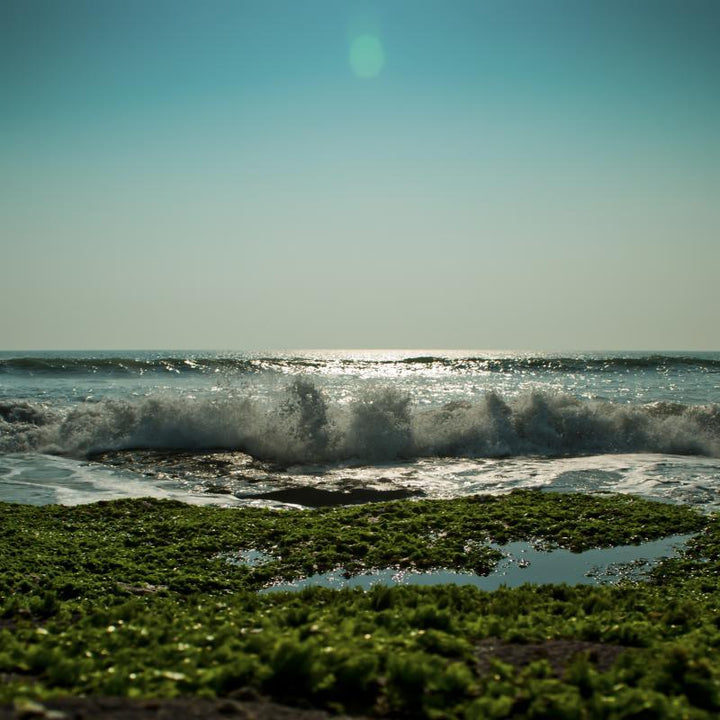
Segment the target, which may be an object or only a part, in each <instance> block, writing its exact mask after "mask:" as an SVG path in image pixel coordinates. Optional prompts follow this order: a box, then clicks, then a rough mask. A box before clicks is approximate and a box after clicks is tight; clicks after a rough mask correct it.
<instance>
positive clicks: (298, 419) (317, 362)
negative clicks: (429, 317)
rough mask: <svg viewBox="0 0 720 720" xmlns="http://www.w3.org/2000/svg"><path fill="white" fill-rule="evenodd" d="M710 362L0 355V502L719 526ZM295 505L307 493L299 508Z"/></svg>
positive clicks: (631, 357) (579, 357) (447, 355)
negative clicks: (504, 508) (521, 502)
mask: <svg viewBox="0 0 720 720" xmlns="http://www.w3.org/2000/svg"><path fill="white" fill-rule="evenodd" d="M719 408H720V353H654V354H642V353H565V354H554V355H546V354H536V353H503V352H482V351H452V352H447V351H406V352H401V351H392V352H383V351H373V352H369V351H357V352H354V351H328V352H323V351H314V352H285V353H260V354H257V353H255V354H247V353H245V354H243V353H199V352H193V353H184V352H137V353H58V352H53V353H7V352H5V353H0V499H2V500H9V501H15V502H26V503H37V504H42V503H50V502H59V503H64V504H74V503H82V502H91V501H94V500H99V499H109V498H114V497H135V496H143V495H153V496H157V497H173V498H180V499H184V500H186V501H188V502H197V503H217V504H222V505H231V504H234V505H241V504H264V505H271V506H283V505H288V504H289V505H329V504H337V503H343V502H360V501H366V500H367V499H373V498H377V499H382V498H383V497H396V496H403V495H416V496H428V497H455V496H458V495H464V494H469V493H476V492H490V493H500V492H505V491H508V490H510V489H512V488H516V487H542V488H547V489H548V490H557V491H570V490H580V491H583V492H615V491H618V492H630V493H637V494H640V495H644V496H646V497H653V498H659V499H663V500H668V501H674V502H687V503H692V504H694V505H696V506H698V507H701V508H703V509H712V508H717V507H718V506H720V482H718V480H719V478H720V411H719ZM308 489H311V491H310V490H308Z"/></svg>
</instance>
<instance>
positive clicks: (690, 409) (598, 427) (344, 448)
mask: <svg viewBox="0 0 720 720" xmlns="http://www.w3.org/2000/svg"><path fill="white" fill-rule="evenodd" d="M130 448H133V449H139V448H144V449H167V450H184V451H204V450H216V449H225V450H238V451H242V452H246V453H248V454H250V455H252V456H254V457H256V458H258V459H262V460H265V461H270V462H274V463H278V464H282V465H291V464H298V463H312V462H342V461H346V460H360V461H368V462H382V461H391V460H398V459H413V458H419V457H430V456H443V457H476V458H478V457H508V456H516V455H536V456H547V457H556V456H562V455H584V454H602V453H627V452H659V453H670V454H693V455H709V456H715V457H720V406H718V405H701V406H697V405H681V404H677V403H652V404H647V405H630V404H619V403H611V402H604V401H584V400H579V399H577V398H575V397H572V396H569V395H564V394H560V393H554V392H547V391H533V392H528V393H526V394H524V395H520V396H518V397H513V398H509V399H507V398H503V397H502V396H500V395H499V394H497V393H495V392H489V393H487V394H485V395H483V396H479V397H478V398H477V399H473V400H472V401H471V400H468V401H456V402H452V403H448V404H446V405H443V406H442V407H437V408H430V409H423V408H419V407H417V406H415V405H414V404H413V403H412V400H411V398H410V397H409V396H407V395H405V394H403V393H401V392H399V391H398V390H396V389H394V388H392V387H386V388H377V387H375V388H371V389H368V390H367V391H366V392H364V393H362V394H360V395H358V396H357V397H355V398H353V399H351V400H349V401H343V402H331V401H330V400H329V399H328V398H327V396H326V395H325V394H324V393H323V391H322V390H320V389H318V388H317V387H316V386H315V385H314V384H313V383H311V382H309V381H308V380H305V379H302V378H301V379H298V380H296V381H295V382H293V383H291V384H290V385H288V386H287V387H286V389H285V391H284V392H283V393H282V394H281V396H280V397H279V399H277V400H276V401H275V402H270V401H261V400H256V399H252V398H249V397H248V398H229V397H228V398H223V399H216V398H213V399H198V398H188V397H176V396H169V395H157V396H153V397H148V398H145V399H142V400H138V401H135V402H130V401H125V400H102V401H100V402H86V403H83V404H82V405H79V406H76V407H74V408H73V409H72V410H70V411H69V412H66V413H62V412H60V411H59V410H57V409H54V408H51V407H48V406H45V405H40V404H33V403H27V402H16V403H7V402H5V403H3V405H2V406H1V407H0V450H2V451H3V452H24V451H36V452H47V453H59V454H68V455H72V456H76V457H82V456H87V455H89V454H92V453H95V452H101V451H105V450H122V449H130Z"/></svg>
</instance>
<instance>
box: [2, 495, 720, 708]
mask: <svg viewBox="0 0 720 720" xmlns="http://www.w3.org/2000/svg"><path fill="white" fill-rule="evenodd" d="M679 532H684V533H690V532H697V533H698V535H697V537H696V538H695V540H694V541H692V542H691V544H690V546H689V550H688V552H687V553H686V555H685V556H683V557H682V558H680V559H676V560H668V561H666V562H663V563H662V564H661V565H660V566H659V567H658V568H656V569H655V570H654V571H653V573H652V576H651V580H650V582H647V583H626V584H621V585H618V586H614V587H597V586H595V587H590V586H578V587H569V586H565V585H540V586H524V587H521V588H515V589H506V588H501V589H500V590H496V591H494V592H489V593H488V592H482V591H479V590H477V589H475V588H471V587H458V586H453V585H446V586H436V587H393V588H389V587H375V588H373V589H372V590H370V591H369V592H362V591H359V590H344V591H333V590H326V589H323V588H312V589H306V590H303V591H301V592H298V593H277V594H272V595H259V594H258V593H257V590H258V589H260V588H262V587H264V586H265V585H266V584H267V583H268V582H270V581H272V580H277V579H280V578H282V579H291V578H294V577H301V576H303V575H306V574H311V573H314V572H322V571H325V570H330V569H333V568H337V567H344V568H346V569H349V570H351V571H352V572H358V571H362V570H364V569H370V568H374V567H387V566H390V565H392V566H397V567H402V568H415V569H422V568H432V567H446V568H453V569H458V570H462V569H465V570H472V571H475V572H487V571H488V570H489V569H491V568H492V567H493V565H494V563H495V562H496V560H497V559H498V558H497V557H496V555H497V554H496V553H495V551H493V550H492V549H491V548H489V547H488V545H487V543H488V542H495V543H505V542H510V541H514V540H528V539H531V540H534V541H536V542H538V543H541V544H544V545H545V546H547V547H564V548H568V549H572V550H575V551H579V550H583V549H586V548H590V547H596V546H605V547H609V546H612V545H616V544H627V543H639V542H641V541H644V540H650V539H654V538H660V537H665V536H668V535H672V534H676V533H679ZM247 550H257V551H262V552H265V553H267V554H268V555H269V556H271V557H272V558H273V559H272V560H271V561H269V562H265V563H260V564H256V565H254V566H250V565H233V564H230V563H227V562H225V561H224V560H223V559H222V554H223V553H228V552H240V551H247ZM719 570H720V521H718V519H717V518H707V517H703V516H701V515H700V514H698V513H696V512H695V511H693V510H691V509H689V508H685V507H681V506H675V505H667V504H661V503H653V502H649V501H645V500H641V499H638V498H633V497H627V496H585V495H561V494H549V493H548V494H545V493H540V492H536V491H521V492H515V493H512V494H510V495H508V496H503V497H482V496H480V497H473V498H465V499H460V500H448V501H418V502H412V501H397V502H391V503H378V504H372V505H366V506H354V507H350V508H337V509H332V510H316V511H302V512H300V511H298V512H295V511H292V512H272V511H268V510H262V509H257V508H242V509H220V508H203V507H192V506H187V505H183V504H181V503H175V502H168V501H156V500H131V501H116V502H110V503H97V504H95V505H88V506H81V507H70V508H69V507H55V506H50V507H49V506H46V507H31V506H22V505H7V504H0V676H1V677H2V679H3V680H4V683H2V684H0V701H5V702H8V701H12V700H15V699H17V698H20V697H35V698H43V697H47V696H50V695H54V694H62V693H72V694H98V695H128V696H133V697H151V696H157V697H172V696H177V695H183V694H197V695H204V696H225V695H229V694H232V693H233V692H236V691H238V690H239V689H241V688H244V687H250V688H254V689H256V690H258V691H260V692H262V693H264V694H267V695H269V696H271V697H272V698H274V699H276V700H279V701H282V702H287V703H290V704H297V705H307V706H315V707H324V708H329V709H334V710H341V709H342V710H345V711H346V712H362V713H365V714H377V715H388V714H393V715H396V714H406V715H411V716H415V717H477V718H481V717H482V718H485V717H498V718H501V717H556V718H562V717H568V718H596V717H597V718H619V717H643V718H645V717H647V718H654V717H657V718H662V717H668V718H674V717H689V718H694V717H698V718H701V717H714V716H716V715H717V713H718V711H720V671H719V670H718V668H720V662H719V661H720V657H719V653H720V651H719V650H718V648H720V621H718V617H720V602H718V599H719V598H720V592H718V591H719V588H718V582H719V581H718V578H719V577H720V573H719V572H718V571H719ZM488 638H494V639H496V640H497V642H499V643H504V644H507V645H508V646H510V645H511V646H512V647H516V646H529V644H535V645H536V646H540V647H542V646H543V644H544V643H548V641H556V640H560V639H562V640H567V641H577V642H582V643H594V644H596V645H597V646H598V647H600V646H602V647H613V648H617V649H618V651H619V654H618V659H617V660H616V662H615V663H614V665H612V667H610V668H606V669H602V670H601V669H600V668H599V667H598V666H597V664H596V663H595V662H594V661H593V658H592V653H591V652H590V651H586V652H580V653H579V654H577V655H576V656H570V655H569V656H568V657H567V658H566V662H565V663H564V666H563V670H562V672H561V673H558V672H556V670H555V669H553V667H552V666H551V665H550V664H549V663H548V662H547V661H546V660H539V661H538V660H534V661H532V662H529V663H528V664H518V663H516V662H511V663H509V662H507V661H503V659H502V657H500V658H498V659H495V660H492V662H491V663H490V665H489V666H488V665H487V663H484V662H481V659H480V654H479V648H480V647H481V646H482V643H483V642H484V641H486V640H487V639H488ZM506 660H507V658H506ZM488 667H489V668H490V669H489V670H488Z"/></svg>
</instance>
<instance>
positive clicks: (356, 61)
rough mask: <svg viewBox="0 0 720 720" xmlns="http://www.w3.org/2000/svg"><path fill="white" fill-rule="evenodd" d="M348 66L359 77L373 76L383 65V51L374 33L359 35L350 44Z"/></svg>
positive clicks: (378, 72) (377, 73)
mask: <svg viewBox="0 0 720 720" xmlns="http://www.w3.org/2000/svg"><path fill="white" fill-rule="evenodd" d="M349 59H350V67H351V68H352V71H353V72H354V73H355V75H357V76H358V77H360V78H373V77H376V76H377V75H379V74H380V71H381V70H382V69H383V66H384V65H385V51H384V50H383V46H382V43H381V42H380V40H379V38H377V37H376V36H375V35H360V36H359V37H356V38H355V39H354V40H353V41H352V44H351V45H350V58H349Z"/></svg>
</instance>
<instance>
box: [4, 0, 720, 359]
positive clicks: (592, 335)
mask: <svg viewBox="0 0 720 720" xmlns="http://www.w3.org/2000/svg"><path fill="white" fill-rule="evenodd" d="M0 91H1V95H0V98H1V99H0V106H1V108H2V112H0V234H1V236H2V241H1V242H2V246H1V247H2V263H0V307H1V308H2V309H1V310H0V349H36V348H37V349H52V348H62V349H65V348H76V349H86V348H93V349H102V348H133V349H135V348H208V349H213V348H227V349H271V348H283V347H296V348H300V347H304V348H311V347H315V348H339V347H353V348H359V347H369V348H371V347H408V348H420V347H425V348H429V347H435V348H441V347H449V348H450V347H455V348H522V349H720V279H719V276H720V2H717V1H715V0H676V1H675V2H670V1H668V0H595V1H592V0H585V1H584V0H544V1H541V0H522V1H521V0H469V1H467V2H466V1H460V0H455V1H452V2H445V1H441V0H437V1H433V2H429V1H427V0H393V1H392V2H387V1H386V0H384V1H381V2H380V1H379V2H360V1H355V2H350V1H347V0H327V1H319V0H308V1H303V2H295V1H294V0H284V1H282V2H280V1H278V0H253V1H252V2H246V1H243V0H232V1H219V0H207V1H203V2H199V1H193V2H190V1H187V0H122V1H121V0H103V1H102V2H97V0H3V2H2V3H0Z"/></svg>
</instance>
